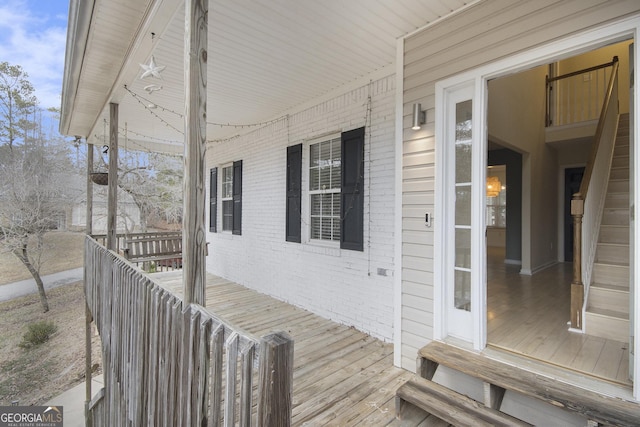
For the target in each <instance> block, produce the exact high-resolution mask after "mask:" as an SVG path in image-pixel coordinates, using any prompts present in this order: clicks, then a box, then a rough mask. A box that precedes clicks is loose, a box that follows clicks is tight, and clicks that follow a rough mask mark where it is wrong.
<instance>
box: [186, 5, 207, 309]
mask: <svg viewBox="0 0 640 427" xmlns="http://www.w3.org/2000/svg"><path fill="white" fill-rule="evenodd" d="M208 7H209V1H208V0H186V1H185V37H184V39H185V46H184V47H185V52H186V54H185V56H184V58H185V72H184V77H185V78H184V81H185V97H186V99H185V127H184V131H185V132H184V137H185V139H184V180H183V189H184V203H183V207H184V209H183V210H184V214H183V221H182V224H183V225H182V227H183V228H182V230H183V232H182V257H183V259H184V263H183V266H182V281H183V282H182V290H183V297H184V303H185V304H187V305H188V304H190V303H196V304H200V305H205V284H206V283H205V282H206V267H205V262H206V248H207V242H206V232H205V216H204V215H205V203H204V202H205V184H206V182H205V172H204V171H205V149H206V143H207V28H208V24H207V14H208Z"/></svg>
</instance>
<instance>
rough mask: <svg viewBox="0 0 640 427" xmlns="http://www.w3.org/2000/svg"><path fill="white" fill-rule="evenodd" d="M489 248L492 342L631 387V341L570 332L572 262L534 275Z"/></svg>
mask: <svg viewBox="0 0 640 427" xmlns="http://www.w3.org/2000/svg"><path fill="white" fill-rule="evenodd" d="M503 259H504V252H503V250H502V249H500V248H489V251H488V264H489V269H488V278H487V280H488V291H487V292H488V313H487V327H488V336H487V338H488V340H487V341H488V344H489V345H490V346H494V347H497V348H501V349H505V350H509V351H511V352H514V353H516V354H522V355H526V356H527V357H530V358H533V359H536V360H539V361H543V362H547V363H550V364H552V365H556V366H560V367H563V368H566V369H570V370H572V371H577V372H580V373H584V374H588V375H589V376H592V377H595V378H599V379H604V380H607V381H608V382H610V383H612V384H614V385H617V386H621V387H623V388H625V389H630V388H631V381H630V380H629V350H628V348H629V346H628V343H624V342H619V341H615V340H609V339H604V338H599V337H594V336H589V335H585V334H580V333H575V332H569V329H568V324H567V322H568V321H569V305H570V301H571V292H570V283H571V264H570V263H560V264H556V265H554V266H552V267H550V268H547V269H546V270H543V271H541V272H539V273H537V274H535V275H533V276H522V275H520V274H519V266H513V265H506V264H504V262H503Z"/></svg>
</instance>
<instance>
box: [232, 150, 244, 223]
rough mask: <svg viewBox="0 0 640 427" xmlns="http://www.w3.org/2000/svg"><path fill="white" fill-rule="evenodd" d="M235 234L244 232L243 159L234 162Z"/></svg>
mask: <svg viewBox="0 0 640 427" xmlns="http://www.w3.org/2000/svg"><path fill="white" fill-rule="evenodd" d="M233 234H242V160H238V161H237V162H233Z"/></svg>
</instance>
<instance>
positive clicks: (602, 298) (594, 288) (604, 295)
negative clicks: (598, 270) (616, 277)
mask: <svg viewBox="0 0 640 427" xmlns="http://www.w3.org/2000/svg"><path fill="white" fill-rule="evenodd" d="M593 310H596V311H598V310H605V311H604V313H606V312H616V313H617V312H620V313H623V314H625V315H626V316H627V317H626V318H627V319H628V316H629V287H628V286H617V285H610V284H602V283H592V284H591V286H590V287H589V308H588V309H587V311H593Z"/></svg>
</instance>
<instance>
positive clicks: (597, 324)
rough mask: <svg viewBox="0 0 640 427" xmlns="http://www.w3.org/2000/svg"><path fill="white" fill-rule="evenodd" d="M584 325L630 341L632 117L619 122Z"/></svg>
mask: <svg viewBox="0 0 640 427" xmlns="http://www.w3.org/2000/svg"><path fill="white" fill-rule="evenodd" d="M588 298H589V299H588V304H587V309H586V313H585V319H584V324H585V328H586V333H587V334H589V335H594V336H599V337H603V338H608V339H613V340H616V341H621V342H628V341H629V115H628V114H621V115H620V119H619V123H618V132H617V135H616V142H615V148H614V153H613V161H612V164H611V172H610V174H609V185H608V188H607V196H606V201H605V206H604V212H603V214H602V222H601V224H600V234H599V236H598V244H597V249H596V256H595V262H594V265H593V271H592V277H591V286H590V289H589V296H588Z"/></svg>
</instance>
